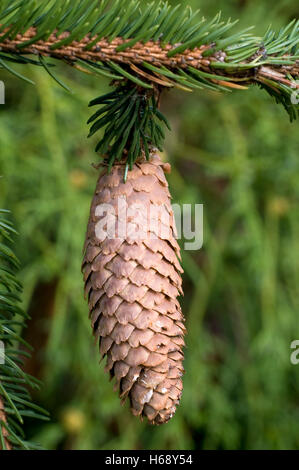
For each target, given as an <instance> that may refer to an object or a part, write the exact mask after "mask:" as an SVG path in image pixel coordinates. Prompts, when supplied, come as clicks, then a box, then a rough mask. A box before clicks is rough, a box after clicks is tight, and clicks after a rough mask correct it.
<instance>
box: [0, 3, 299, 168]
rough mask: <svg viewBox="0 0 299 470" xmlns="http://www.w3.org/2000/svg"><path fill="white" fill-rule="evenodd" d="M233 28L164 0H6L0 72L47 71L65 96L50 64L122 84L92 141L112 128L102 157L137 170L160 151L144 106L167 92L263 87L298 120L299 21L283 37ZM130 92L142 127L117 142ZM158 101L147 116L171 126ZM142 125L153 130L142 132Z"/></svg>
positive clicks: (0, 17) (158, 134) (158, 131)
mask: <svg viewBox="0 0 299 470" xmlns="http://www.w3.org/2000/svg"><path fill="white" fill-rule="evenodd" d="M235 23H236V21H235V22H231V20H228V21H223V20H222V19H221V15H220V14H217V15H216V16H215V17H214V18H213V19H212V20H210V21H208V20H206V19H205V18H201V17H200V16H199V14H198V12H192V10H191V8H189V7H187V8H186V7H185V6H180V5H177V6H176V7H173V6H171V5H169V4H168V3H167V2H161V1H156V2H152V3H148V4H146V3H143V2H140V1H138V0H129V1H128V2H124V1H122V0H116V1H113V2H112V1H111V0H94V1H90V0H72V1H71V0H50V1H49V0H44V1H41V2H39V4H38V5H36V2H35V0H20V1H19V0H12V1H11V0H2V1H0V25H1V26H0V67H2V68H5V69H6V70H8V71H9V72H11V73H14V74H15V75H17V76H18V77H20V78H24V79H25V80H27V81H28V79H26V77H23V76H22V75H20V74H19V73H16V72H15V71H14V69H13V67H12V65H11V64H12V63H13V62H15V63H21V64H23V65H28V64H32V65H38V66H42V67H43V68H44V69H45V70H46V71H47V72H48V73H49V74H50V75H51V76H52V77H53V78H54V79H55V80H56V81H57V82H58V83H60V84H61V85H62V86H63V87H64V88H66V89H67V86H66V85H64V84H63V83H62V82H61V80H60V79H58V78H57V77H56V76H55V74H54V72H53V68H54V67H53V66H54V64H53V63H49V62H48V61H49V59H50V58H54V59H58V60H61V61H64V62H66V63H67V64H69V65H71V66H73V67H75V68H77V69H79V70H80V71H83V72H86V73H93V74H97V75H100V76H104V77H109V78H112V79H113V80H114V82H113V83H114V84H116V86H117V91H116V93H115V94H114V95H113V100H115V101H114V103H112V102H111V100H110V98H108V101H107V102H105V100H104V101H103V102H102V104H105V105H106V106H104V108H103V109H102V111H98V112H97V113H96V115H94V116H93V118H94V119H96V118H97V117H98V116H99V115H100V114H102V113H104V112H105V114H104V116H102V118H101V119H98V120H96V121H95V123H94V124H93V126H92V131H91V134H90V135H92V134H93V133H94V132H95V131H97V130H99V129H101V128H102V127H105V128H106V130H105V135H104V137H103V139H102V140H101V141H100V142H99V144H98V146H97V150H99V149H101V151H103V149H105V150H106V151H107V152H108V157H107V159H108V160H109V164H110V165H112V164H113V162H115V161H117V160H118V159H120V158H123V155H122V154H121V152H120V148H122V149H123V150H126V152H127V153H126V157H125V158H126V159H127V163H128V164H129V166H131V165H132V163H134V161H135V159H136V158H137V157H136V156H137V153H138V152H141V153H142V152H143V153H148V152H149V150H150V147H151V146H152V147H153V146H155V147H158V148H159V147H160V146H161V139H162V137H163V130H162V128H161V126H159V125H157V126H155V125H153V122H154V121H152V120H151V119H152V118H151V117H150V115H148V116H149V120H148V121H147V120H146V118H145V117H144V112H143V110H144V109H145V108H146V107H142V106H139V105H140V104H141V103H142V102H144V100H148V101H149V100H153V97H154V101H155V100H156V98H155V97H156V96H157V95H159V94H160V92H161V90H163V89H165V88H173V87H176V88H180V89H183V90H186V91H193V90H202V89H208V90H212V91H232V90H235V89H237V90H246V89H247V88H248V86H249V85H253V84H257V85H258V86H260V88H262V89H264V90H266V91H267V92H268V93H269V94H270V95H271V96H273V97H274V98H275V100H276V101H277V102H278V103H281V104H282V105H283V106H284V107H285V109H286V110H287V112H288V114H289V116H290V119H291V120H293V119H295V118H296V116H297V115H298V112H299V104H298V101H299V100H298V94H299V92H298V90H299V82H298V76H299V52H298V47H297V46H298V43H299V21H298V20H297V21H296V20H295V19H294V20H293V21H291V22H290V23H289V24H288V25H287V26H285V27H284V28H282V29H281V30H280V31H279V32H275V31H272V30H271V29H270V28H269V29H268V30H267V32H266V34H265V35H264V36H263V37H257V36H254V35H253V34H252V32H251V29H252V28H251V27H248V28H246V29H245V30H243V31H239V32H232V28H233V27H234V26H235ZM29 55H31V56H33V57H28V56H29ZM132 86H133V87H135V91H136V92H135V93H133V94H132V96H133V97H134V102H135V103H137V105H138V103H139V105H138V111H136V109H135V107H134V106H133V108H134V109H135V114H132V115H130V116H128V117H129V118H130V119H131V118H132V119H133V118H134V119H135V120H136V123H135V124H134V125H133V123H132V125H131V127H130V132H128V133H127V134H126V135H127V139H126V141H124V140H123V139H122V140H121V141H120V140H119V138H120V136H117V135H116V134H115V132H114V130H113V129H115V128H116V125H117V122H118V121H119V119H120V118H121V113H122V112H123V107H122V108H118V107H117V101H116V100H118V99H120V98H121V99H124V102H125V101H126V99H125V92H127V93H131V91H132ZM142 90H143V91H142ZM149 90H152V93H149V92H148V91H149ZM128 96H129V95H128ZM93 101H94V102H95V100H93ZM128 103H129V101H127V104H128ZM152 104H153V102H152ZM158 104H159V103H158V102H157V103H156V101H155V105H154V106H151V105H149V106H148V107H147V108H146V109H147V110H148V111H149V113H152V116H154V115H155V119H156V117H157V116H158V121H159V120H160V121H162V122H163V121H164V122H166V119H165V117H164V116H162V115H161V113H160V114H159V115H157V113H156V111H155V110H156V109H157V108H158ZM126 106H127V105H126ZM103 110H104V111H103ZM159 118H160V119H159ZM130 122H131V121H130ZM155 122H156V121H155ZM149 123H151V125H148V124H149ZM144 124H146V125H147V131H146V133H145V129H143V130H141V125H144ZM142 133H143V134H144V138H143V142H142ZM144 141H147V146H148V147H149V148H148V149H147V148H145V144H144ZM140 142H141V143H140ZM118 145H120V147H118ZM111 148H112V149H113V150H112V151H111ZM132 155H133V156H132Z"/></svg>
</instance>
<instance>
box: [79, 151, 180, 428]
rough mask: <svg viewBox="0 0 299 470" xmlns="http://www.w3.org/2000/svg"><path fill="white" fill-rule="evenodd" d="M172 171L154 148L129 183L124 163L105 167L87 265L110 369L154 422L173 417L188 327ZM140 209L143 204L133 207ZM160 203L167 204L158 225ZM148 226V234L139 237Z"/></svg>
mask: <svg viewBox="0 0 299 470" xmlns="http://www.w3.org/2000/svg"><path fill="white" fill-rule="evenodd" d="M167 169H168V165H167V164H166V165H165V164H163V163H162V162H161V160H160V157H159V156H158V155H157V153H152V155H151V158H150V160H149V161H139V162H137V163H135V164H134V166H133V169H132V171H129V172H128V176H127V181H126V183H124V182H123V181H124V165H123V164H118V165H115V166H114V167H113V168H112V170H111V172H110V173H109V174H108V173H107V169H105V170H104V171H103V172H102V174H101V175H100V177H99V179H98V182H97V187H96V191H95V195H94V198H93V201H92V204H91V210H90V217H89V223H88V228H87V235H86V242H85V248H84V252H85V256H84V260H83V265H82V270H83V273H84V281H85V294H86V296H87V297H88V302H89V310H90V318H91V323H92V327H93V330H94V333H95V335H96V337H99V338H100V353H101V355H102V357H104V356H107V363H106V367H105V370H106V371H109V373H110V376H111V378H112V377H115V379H116V384H115V385H116V388H119V393H120V397H121V399H122V401H125V399H126V397H129V399H130V403H131V410H132V413H133V414H134V415H139V416H146V417H147V418H148V420H149V422H150V423H152V424H162V423H165V422H167V421H168V420H169V419H170V418H171V417H172V415H173V414H174V412H175V409H176V406H177V405H178V403H179V400H180V397H181V393H182V379H181V377H182V374H183V370H184V369H183V365H182V361H183V353H182V347H183V345H184V340H183V335H184V332H185V328H184V324H183V321H184V319H183V315H182V312H181V309H180V305H179V302H178V300H177V297H178V296H179V295H180V293H182V289H181V283H182V281H181V275H180V273H181V272H182V268H181V266H180V263H179V261H178V257H179V256H180V250H179V246H178V244H177V241H176V239H175V222H174V217H173V212H172V209H171V205H170V194H169V191H168V184H167V181H166V178H165V175H164V171H165V170H167ZM163 170H164V171H163ZM120 202H121V203H122V204H121V205H120ZM108 205H109V206H108ZM136 205H137V206H136ZM138 205H139V206H138ZM120 206H121V207H122V208H123V207H125V209H126V210H125V212H124V211H123V209H122V210H120ZM136 207H140V208H141V210H139V211H138V210H136V209H133V211H131V209H132V208H136ZM153 207H154V208H158V209H160V212H159V220H158V224H157V223H156V221H157V217H156V219H155V220H153V215H152V211H151V209H150V208H153ZM111 208H112V209H111ZM103 209H105V211H103ZM110 209H111V211H110ZM149 209H150V210H149ZM106 211H107V212H106ZM130 211H131V213H130ZM102 212H104V213H105V218H104V217H101V216H102V215H103V214H102ZM132 214H133V215H132ZM167 215H168V218H167ZM104 222H105V225H103V224H104ZM124 225H125V226H126V227H125V228H126V231H125V233H124V231H123V228H124ZM100 226H101V230H102V228H103V227H104V228H105V230H106V231H104V230H102V231H100V230H99V227H100ZM115 226H116V227H117V229H116V232H115V234H114V235H113V236H110V235H111V233H110V235H109V230H110V231H111V230H112V231H113V228H114V227H115ZM140 228H141V229H142V230H141V232H142V231H143V232H144V233H143V234H142V237H141V236H136V231H137V232H138V230H139V232H140ZM136 229H137V230H136ZM161 229H162V230H161ZM99 232H101V233H99ZM102 232H105V233H102ZM107 232H108V235H107ZM121 232H122V233H121ZM162 232H163V233H162ZM134 233H135V235H134ZM161 234H162V235H161ZM164 234H167V235H166V236H163V235H164ZM138 235H140V234H139V233H138Z"/></svg>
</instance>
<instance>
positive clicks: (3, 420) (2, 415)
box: [0, 396, 12, 450]
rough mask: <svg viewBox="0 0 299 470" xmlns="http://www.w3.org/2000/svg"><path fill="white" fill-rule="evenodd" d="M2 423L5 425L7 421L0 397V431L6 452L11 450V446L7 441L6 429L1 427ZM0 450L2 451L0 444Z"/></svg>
mask: <svg viewBox="0 0 299 470" xmlns="http://www.w3.org/2000/svg"><path fill="white" fill-rule="evenodd" d="M3 423H4V424H6V423H7V420H6V415H5V410H4V403H3V399H2V397H1V396H0V426H1V429H2V434H3V437H4V444H5V447H6V450H12V446H11V444H10V442H9V440H8V432H7V429H6V427H5V426H4V425H3ZM0 450H4V449H2V447H1V443H0Z"/></svg>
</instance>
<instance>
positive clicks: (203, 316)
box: [0, 0, 299, 449]
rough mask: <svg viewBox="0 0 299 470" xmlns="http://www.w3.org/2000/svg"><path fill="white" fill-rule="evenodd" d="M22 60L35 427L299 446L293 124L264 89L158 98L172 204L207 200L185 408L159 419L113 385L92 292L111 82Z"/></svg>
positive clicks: (22, 230)
mask: <svg viewBox="0 0 299 470" xmlns="http://www.w3.org/2000/svg"><path fill="white" fill-rule="evenodd" d="M173 3H178V2H173ZM181 3H184V2H181ZM186 4H191V5H192V6H193V7H194V8H198V7H200V8H201V12H202V14H203V15H205V16H207V17H211V16H214V15H215V14H216V12H217V11H218V10H219V9H220V8H221V9H222V11H223V16H224V17H229V16H231V17H232V18H233V19H235V18H240V24H239V25H238V26H237V27H236V28H241V27H244V26H245V27H246V26H248V25H251V24H253V25H255V26H256V32H257V33H258V34H263V33H264V31H265V30H266V28H267V26H268V25H269V24H270V23H271V24H272V26H273V27H274V28H277V29H279V28H280V27H281V26H283V25H285V24H287V22H288V21H290V20H291V19H292V18H294V17H297V18H298V17H299V15H298V13H299V12H298V9H299V7H298V1H297V0H281V1H279V2H271V1H266V0H264V1H261V0H250V1H249V0H248V1H246V0H227V1H222V2H219V1H216V0H209V1H201V2H199V1H192V0H188V1H187V2H186ZM16 69H17V70H20V71H22V73H23V74H24V75H27V76H28V77H29V78H31V79H32V80H34V81H35V82H36V85H37V86H36V87H33V86H31V85H28V84H26V83H23V82H21V81H20V80H16V79H15V78H14V77H13V76H10V75H8V74H6V73H4V72H3V71H1V77H0V78H1V80H4V82H5V85H6V105H5V106H1V107H0V148H1V151H0V174H1V175H3V177H2V178H1V180H0V205H1V206H2V207H5V208H8V209H10V210H11V211H12V214H13V220H14V223H15V225H16V228H17V230H18V231H19V234H20V235H19V236H18V237H17V238H16V244H15V251H16V254H17V255H18V256H19V258H20V260H21V262H22V270H21V272H20V273H19V279H20V280H21V281H22V283H23V286H24V307H25V308H26V310H27V311H29V313H30V315H31V320H30V322H29V324H28V328H27V329H26V331H24V337H25V338H26V340H28V341H30V342H31V344H33V346H34V347H35V353H34V355H33V358H32V360H30V361H27V362H26V370H27V371H28V372H30V373H33V374H35V375H37V376H38V377H39V378H41V379H42V380H43V382H44V385H43V388H42V390H41V391H40V392H39V393H38V394H36V395H35V396H34V398H35V400H36V401H37V402H38V403H40V404H41V405H42V406H44V407H46V408H47V409H48V410H49V411H50V412H51V416H52V420H51V422H50V423H39V422H34V421H27V423H26V428H27V435H28V437H32V438H33V439H34V440H36V441H38V442H40V443H41V444H42V446H43V447H45V448H48V449H296V448H297V449H298V448H299V432H298V431H299V425H298V423H299V398H298V397H299V364H298V365H297V366H296V365H292V364H291V362H290V354H291V349H290V343H291V341H293V340H294V339H299V326H298V311H299V305H298V304H299V262H298V259H299V256H298V252H299V220H298V195H299V179H298V175H299V159H298V150H299V136H298V123H297V122H295V123H293V124H290V123H289V120H288V116H287V114H286V113H285V111H284V110H283V108H281V107H279V106H277V105H275V103H274V101H272V100H271V98H270V97H268V96H267V95H266V93H264V92H262V91H260V90H259V89H258V88H257V87H254V88H250V89H249V90H248V91H235V92H233V93H227V94H216V93H212V92H206V91H205V92H203V93H202V94H201V93H200V92H195V93H192V94H191V93H190V94H189V93H185V92H183V91H171V92H170V93H168V92H166V93H165V94H164V96H163V100H162V111H163V112H164V113H165V114H166V116H167V117H168V119H169V121H170V123H171V126H172V133H168V134H167V139H166V143H165V155H164V157H165V159H167V160H168V161H170V162H171V164H172V173H171V175H170V176H169V177H168V180H169V184H170V188H171V192H172V195H173V202H179V203H192V204H195V203H202V204H203V205H204V246H203V248H202V249H201V250H199V251H195V252H191V251H186V252H184V253H183V267H184V270H185V273H184V290H185V297H184V298H183V299H182V307H183V311H184V313H185V316H186V323H187V328H188V330H189V333H188V336H187V337H186V342H187V346H186V349H185V362H184V365H185V369H186V374H185V377H184V392H183V396H182V401H181V405H180V406H179V408H178V410H177V413H176V415H175V416H174V417H173V419H172V420H171V421H170V422H169V423H168V424H166V425H164V426H160V427H151V426H149V425H148V424H147V423H146V422H142V423H141V422H140V421H139V420H138V419H137V418H134V417H133V416H131V414H130V412H129V410H128V405H125V406H124V407H121V405H120V403H119V399H118V397H117V394H116V393H114V392H113V386H112V383H110V382H109V380H108V376H106V375H105V374H104V370H103V369H104V364H103V363H101V364H100V365H99V354H98V348H97V346H96V345H95V344H94V340H93V338H92V333H91V327H90V323H89V320H88V309H87V304H86V302H85V301H84V299H83V282H82V277H81V272H80V264H81V259H82V246H83V241H84V236H85V229H86V223H87V218H88V212H89V205H90V201H91V198H92V194H93V191H94V188H95V183H96V178H97V173H96V171H95V170H94V169H93V168H92V167H91V163H92V162H97V161H98V160H99V157H98V156H97V155H96V154H95V153H94V146H95V143H96V138H93V139H90V140H87V139H86V135H87V133H88V128H87V125H86V121H87V119H88V117H89V115H90V110H89V109H88V107H87V103H88V102H89V101H90V100H91V99H92V98H94V97H96V96H98V95H99V94H101V93H103V92H104V91H106V90H107V89H108V87H109V83H108V81H107V82H106V81H105V80H99V78H95V77H92V76H89V75H85V74H82V73H80V72H78V71H75V70H72V69H70V68H68V67H66V66H65V67H63V66H61V65H59V70H58V73H57V72H56V74H58V75H60V77H62V78H63V79H64V81H65V82H66V83H67V84H68V85H69V86H70V87H71V88H72V90H73V94H68V93H66V92H65V91H64V90H63V89H62V88H60V87H59V86H58V85H57V84H56V83H55V82H54V81H53V80H51V78H50V77H49V76H48V75H47V74H46V72H45V71H44V70H40V69H39V68H38V67H33V66H28V69H27V66H26V67H22V68H21V69H20V68H18V67H16ZM59 72H60V73H59Z"/></svg>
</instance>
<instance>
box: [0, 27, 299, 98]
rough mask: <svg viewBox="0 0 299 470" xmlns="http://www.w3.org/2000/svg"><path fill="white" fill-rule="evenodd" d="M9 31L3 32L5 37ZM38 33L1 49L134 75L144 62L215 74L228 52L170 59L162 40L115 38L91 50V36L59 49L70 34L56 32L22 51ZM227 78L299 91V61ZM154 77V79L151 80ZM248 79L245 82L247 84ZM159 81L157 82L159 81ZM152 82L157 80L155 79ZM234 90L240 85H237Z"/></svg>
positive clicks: (0, 44) (3, 44)
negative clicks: (110, 66) (124, 69)
mask: <svg viewBox="0 0 299 470" xmlns="http://www.w3.org/2000/svg"><path fill="white" fill-rule="evenodd" d="M6 32H7V29H6V30H4V31H2V32H1V33H0V39H1V36H3V35H4V34H5V33H6ZM36 34H37V31H36V29H35V28H33V27H31V28H29V29H28V30H27V31H26V32H25V33H24V34H18V35H17V36H16V37H15V39H9V38H8V39H5V40H4V41H3V42H0V50H2V52H7V53H11V54H16V55H24V54H34V55H42V56H48V57H53V58H55V59H60V60H64V61H66V62H68V63H70V64H71V65H74V64H75V62H76V60H77V59H82V60H89V61H91V62H97V61H100V62H104V63H105V62H106V63H107V62H109V61H112V62H118V63H120V64H127V65H129V66H130V67H131V68H132V70H133V71H134V72H135V73H140V75H143V76H144V72H143V71H140V70H139V69H138V68H136V65H141V64H142V63H143V62H148V63H151V64H153V65H155V66H156V67H161V66H166V67H168V68H170V69H174V70H178V69H187V68H188V67H189V66H192V67H194V68H196V69H199V70H204V71H206V72H210V73H211V74H213V73H215V68H213V69H211V63H212V62H224V61H225V58H226V54H225V52H221V51H217V52H215V53H214V54H212V55H211V56H209V57H203V52H204V51H206V50H208V49H211V48H212V47H213V46H214V45H213V44H207V45H203V46H201V47H199V48H195V49H192V50H190V49H187V50H185V51H184V52H183V53H180V54H176V55H175V56H173V57H171V58H169V57H168V56H167V53H168V52H169V51H170V50H171V49H173V48H174V47H175V46H173V45H171V44H167V45H166V46H164V47H162V46H161V45H160V42H159V41H155V42H154V41H149V42H147V43H145V44H144V43H142V42H137V43H136V44H134V45H133V46H132V47H128V48H126V49H125V50H123V51H121V52H120V51H119V52H118V51H117V47H118V46H121V45H123V44H124V43H125V42H128V41H129V39H127V40H124V39H123V38H115V39H114V40H112V41H108V40H107V39H102V40H100V41H98V42H97V43H96V44H94V45H93V46H92V47H91V48H90V50H89V49H87V46H88V44H89V43H90V42H92V41H94V40H95V38H94V37H93V38H92V37H90V36H89V35H87V36H85V37H84V38H83V39H82V40H81V41H73V42H72V43H71V44H69V45H67V46H61V47H59V48H57V49H55V48H54V46H55V44H57V43H58V42H59V41H61V40H62V39H65V38H66V37H68V35H69V34H70V33H69V32H64V33H62V34H61V35H59V36H57V35H56V34H55V33H53V34H51V35H50V36H49V38H48V40H47V41H43V40H39V41H36V42H34V43H32V44H30V45H28V46H26V47H22V48H20V47H19V46H20V45H21V44H22V43H24V42H25V41H28V40H31V39H32V38H34V37H35V35H36ZM217 73H218V75H219V74H221V75H223V76H225V77H231V78H232V80H233V81H234V82H237V81H238V80H240V81H242V82H243V84H244V83H246V84H251V83H255V82H259V81H260V82H262V81H263V79H264V78H265V77H267V78H271V80H274V81H276V82H279V83H283V84H285V85H288V86H290V87H292V88H294V89H296V88H297V89H299V84H298V83H294V81H292V80H290V79H289V76H292V77H293V78H294V79H296V78H297V77H299V61H297V62H296V63H295V64H294V65H291V66H286V65H278V66H276V65H275V66H274V65H267V66H265V65H259V66H257V67H255V68H251V69H247V70H241V69H239V70H238V69H228V70H225V71H224V70H223V69H222V70H221V71H220V72H219V71H218V72H217ZM152 78H153V77H152ZM244 78H245V82H244ZM156 80H157V79H156ZM153 81H155V80H154V79H153ZM223 85H226V86H228V87H233V84H232V83H228V82H226V83H223ZM234 87H235V88H237V87H238V86H237V85H235V86H234Z"/></svg>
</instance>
